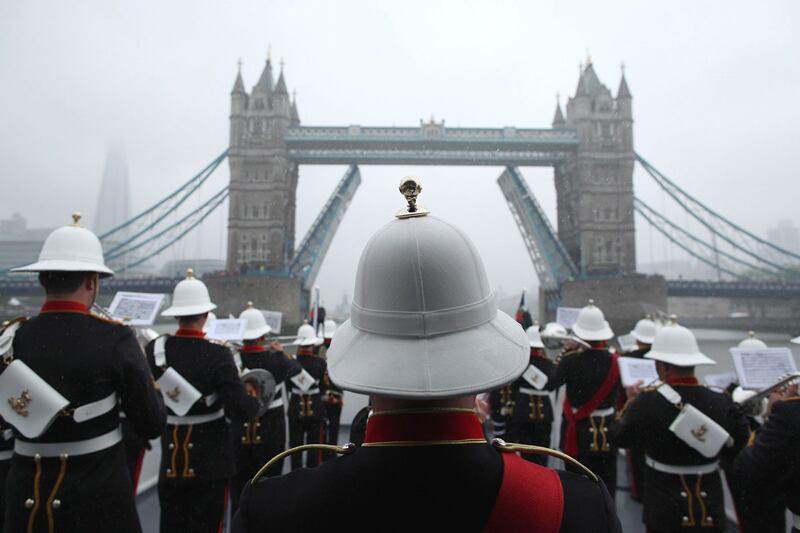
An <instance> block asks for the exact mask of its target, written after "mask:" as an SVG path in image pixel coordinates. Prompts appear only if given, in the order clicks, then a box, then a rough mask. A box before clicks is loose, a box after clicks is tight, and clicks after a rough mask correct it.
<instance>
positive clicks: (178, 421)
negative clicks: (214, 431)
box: [167, 409, 225, 426]
mask: <svg viewBox="0 0 800 533" xmlns="http://www.w3.org/2000/svg"><path fill="white" fill-rule="evenodd" d="M223 416H225V409H220V410H219V411H214V412H213V413H208V414H207V415H189V416H175V415H167V424H170V425H173V426H192V425H195V424H205V423H206V422H211V421H213V420H216V419H218V418H222V417H223Z"/></svg>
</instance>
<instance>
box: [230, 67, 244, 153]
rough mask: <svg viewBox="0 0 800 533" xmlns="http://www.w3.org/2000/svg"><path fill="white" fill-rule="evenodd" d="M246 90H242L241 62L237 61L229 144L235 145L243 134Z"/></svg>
mask: <svg viewBox="0 0 800 533" xmlns="http://www.w3.org/2000/svg"><path fill="white" fill-rule="evenodd" d="M246 112H247V91H245V90H244V82H243V81H242V62H241V61H239V70H238V72H237V73H236V80H235V81H234V82H233V89H232V90H231V115H230V122H231V128H230V146H237V145H238V144H239V143H240V141H241V139H242V136H243V134H244V131H245V128H246V124H247V122H246V121H247V119H246V118H245V113H246Z"/></svg>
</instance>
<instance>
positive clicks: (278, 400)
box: [267, 398, 283, 410]
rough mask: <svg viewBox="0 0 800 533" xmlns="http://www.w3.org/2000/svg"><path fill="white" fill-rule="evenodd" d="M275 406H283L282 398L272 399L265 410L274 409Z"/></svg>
mask: <svg viewBox="0 0 800 533" xmlns="http://www.w3.org/2000/svg"><path fill="white" fill-rule="evenodd" d="M276 407H283V398H278V399H277V400H272V403H270V404H269V407H267V410H269V409H275V408H276Z"/></svg>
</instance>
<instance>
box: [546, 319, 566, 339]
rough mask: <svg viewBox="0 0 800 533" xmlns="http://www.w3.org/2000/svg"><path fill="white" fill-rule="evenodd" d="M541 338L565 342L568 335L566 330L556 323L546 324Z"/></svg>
mask: <svg viewBox="0 0 800 533" xmlns="http://www.w3.org/2000/svg"><path fill="white" fill-rule="evenodd" d="M541 336H542V338H546V339H559V340H566V339H568V338H569V333H567V328H565V327H564V326H562V325H561V324H559V323H558V322H548V323H547V324H545V325H544V329H543V330H542V335H541Z"/></svg>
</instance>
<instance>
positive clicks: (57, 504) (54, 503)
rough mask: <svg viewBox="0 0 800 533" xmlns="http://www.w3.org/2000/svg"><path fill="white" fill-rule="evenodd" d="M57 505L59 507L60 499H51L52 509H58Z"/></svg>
mask: <svg viewBox="0 0 800 533" xmlns="http://www.w3.org/2000/svg"><path fill="white" fill-rule="evenodd" d="M59 507H61V500H58V499H56V500H53V509H58V508H59Z"/></svg>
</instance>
